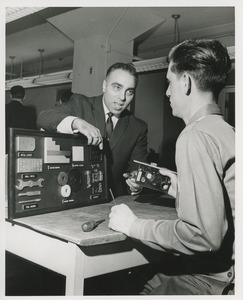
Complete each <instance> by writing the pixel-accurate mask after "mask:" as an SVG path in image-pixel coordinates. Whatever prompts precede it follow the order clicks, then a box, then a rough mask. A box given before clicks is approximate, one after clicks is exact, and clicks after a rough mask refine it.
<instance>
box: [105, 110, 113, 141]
mask: <svg viewBox="0 0 243 300" xmlns="http://www.w3.org/2000/svg"><path fill="white" fill-rule="evenodd" d="M107 115H108V118H107V120H106V124H105V129H106V137H107V139H109V138H110V137H111V134H112V131H113V123H112V119H111V118H112V116H113V114H112V113H111V112H109V113H108V114H107Z"/></svg>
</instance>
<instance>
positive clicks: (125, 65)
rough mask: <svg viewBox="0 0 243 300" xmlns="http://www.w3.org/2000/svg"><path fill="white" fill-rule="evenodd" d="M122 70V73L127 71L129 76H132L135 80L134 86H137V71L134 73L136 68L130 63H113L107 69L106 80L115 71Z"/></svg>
mask: <svg viewBox="0 0 243 300" xmlns="http://www.w3.org/2000/svg"><path fill="white" fill-rule="evenodd" d="M119 69H120V70H124V71H127V72H128V73H129V74H130V75H132V76H134V78H135V82H136V85H137V81H138V75H137V71H136V68H135V66H134V64H132V63H121V62H118V63H115V64H113V65H111V66H110V67H109V69H108V70H107V72H106V78H107V77H108V76H109V75H110V74H111V73H112V72H113V71H115V70H119Z"/></svg>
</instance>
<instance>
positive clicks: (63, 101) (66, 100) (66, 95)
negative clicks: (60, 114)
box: [56, 90, 73, 106]
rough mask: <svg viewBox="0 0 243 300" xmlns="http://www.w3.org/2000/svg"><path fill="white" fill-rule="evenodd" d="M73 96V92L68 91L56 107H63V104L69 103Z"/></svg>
mask: <svg viewBox="0 0 243 300" xmlns="http://www.w3.org/2000/svg"><path fill="white" fill-rule="evenodd" d="M72 95H73V93H72V92H71V90H66V91H64V92H63V93H62V94H61V97H60V99H58V101H57V103H56V106H58V105H62V104H63V103H67V102H68V101H69V100H70V98H71V96H72Z"/></svg>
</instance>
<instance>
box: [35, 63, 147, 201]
mask: <svg viewBox="0 0 243 300" xmlns="http://www.w3.org/2000/svg"><path fill="white" fill-rule="evenodd" d="M137 80H138V77H137V74H136V69H135V67H134V65H133V64H131V63H115V64H114V65H112V66H110V68H109V69H108V70H107V73H106V78H105V80H104V81H103V95H100V96H97V97H86V96H85V95H81V94H73V95H72V97H71V99H70V101H69V102H68V103H64V104H62V105H61V106H58V107H55V108H52V109H48V110H45V111H43V112H41V113H40V114H39V116H38V120H37V123H38V125H39V126H40V127H41V128H43V129H45V130H49V131H58V132H63V133H73V132H80V133H82V134H83V135H85V136H86V137H87V139H88V144H91V145H97V146H99V147H100V149H103V146H104V152H105V154H106V156H107V161H108V163H107V166H108V181H109V187H110V188H111V190H112V192H113V195H114V196H115V197H116V196H119V195H124V194H127V193H128V192H129V193H132V194H136V193H139V192H140V191H141V187H140V186H139V185H138V184H136V183H135V182H134V181H133V179H131V178H129V177H130V176H129V177H128V175H127V173H131V172H132V171H134V170H135V169H136V165H135V164H134V162H133V160H134V159H136V160H140V161H146V159H147V131H148V129H147V124H146V123H145V122H144V121H142V120H140V119H138V118H136V117H135V116H134V115H133V114H132V113H131V112H130V111H129V110H128V109H127V107H128V106H129V104H130V103H131V101H132V100H133V98H134V94H135V89H136V86H137ZM103 144H104V145H103ZM123 174H124V177H125V178H124V177H123ZM125 181H126V183H127V185H126V184H125ZM127 187H129V188H127Z"/></svg>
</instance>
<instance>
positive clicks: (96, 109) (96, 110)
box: [93, 96, 105, 136]
mask: <svg viewBox="0 0 243 300" xmlns="http://www.w3.org/2000/svg"><path fill="white" fill-rule="evenodd" d="M93 114H94V120H95V126H96V127H97V128H100V133H101V135H102V136H104V134H105V112H104V108H103V102H102V96H99V97H97V98H96V99H95V101H94V105H93Z"/></svg>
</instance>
